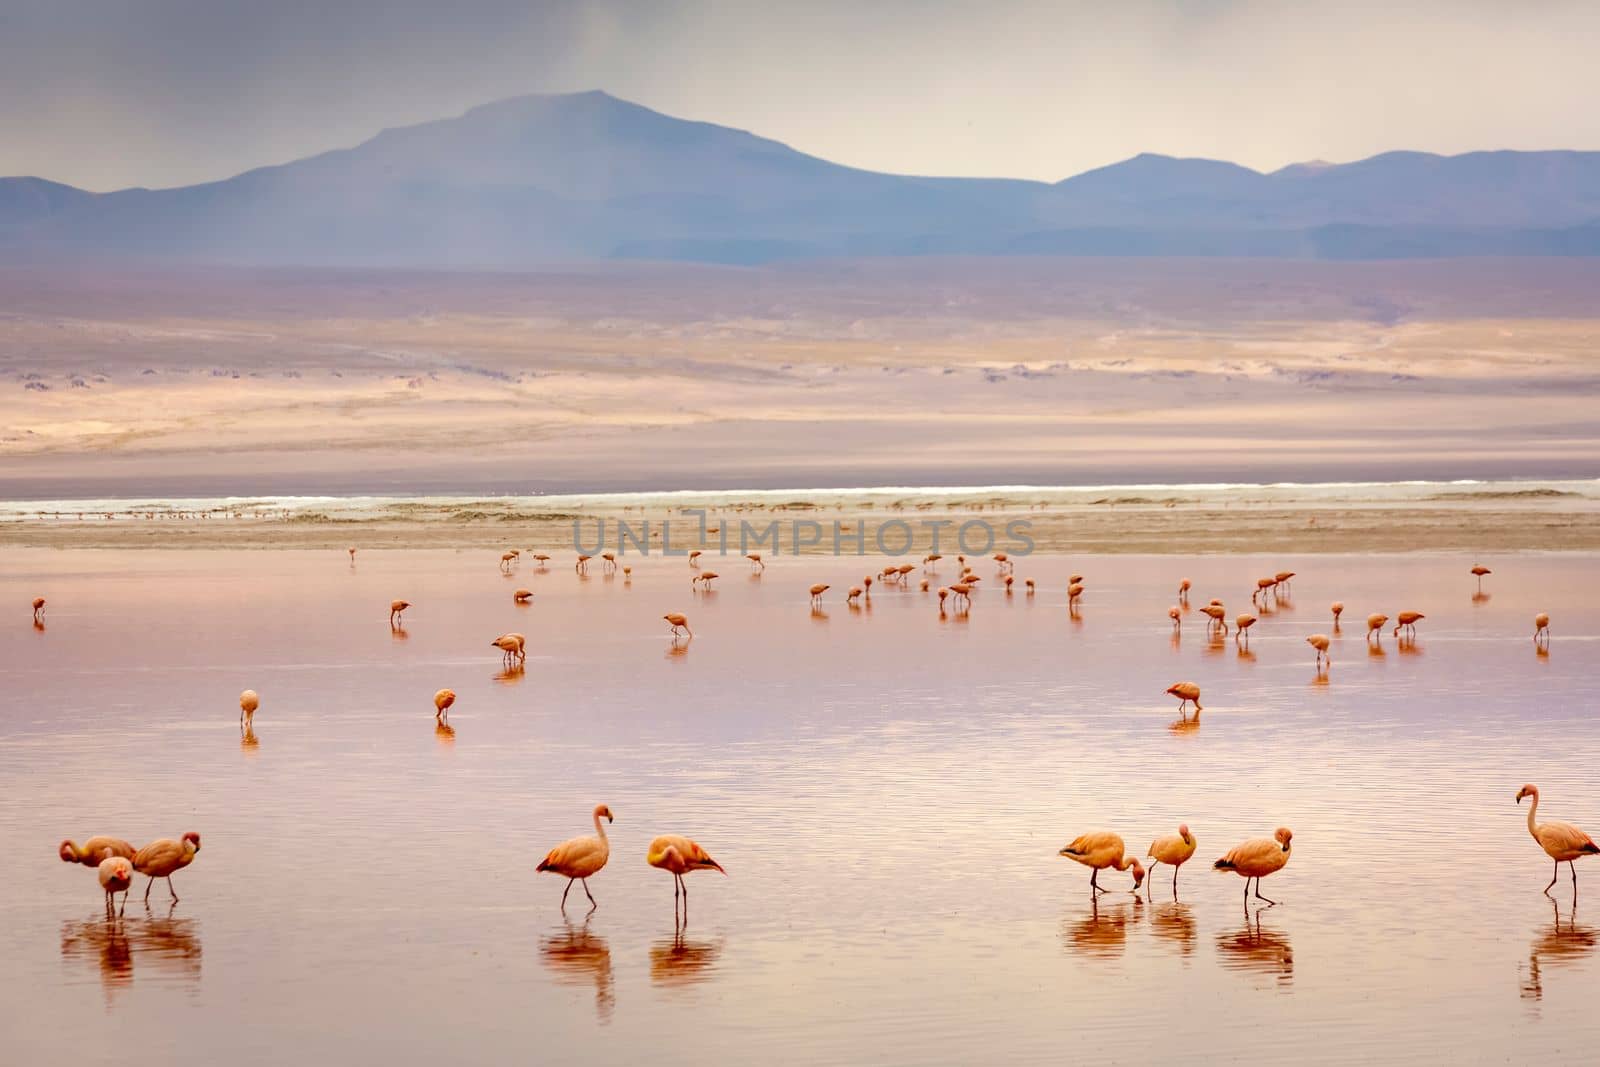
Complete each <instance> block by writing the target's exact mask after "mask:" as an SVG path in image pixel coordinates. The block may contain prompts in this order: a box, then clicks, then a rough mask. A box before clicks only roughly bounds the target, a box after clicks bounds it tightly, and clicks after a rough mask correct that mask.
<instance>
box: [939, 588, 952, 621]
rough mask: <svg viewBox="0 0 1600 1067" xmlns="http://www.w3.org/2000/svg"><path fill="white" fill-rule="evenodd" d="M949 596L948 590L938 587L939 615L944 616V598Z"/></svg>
mask: <svg viewBox="0 0 1600 1067" xmlns="http://www.w3.org/2000/svg"><path fill="white" fill-rule="evenodd" d="M949 595H950V590H948V589H946V588H945V587H944V586H942V585H941V586H940V587H939V613H940V614H941V615H942V614H944V598H945V597H947V596H949Z"/></svg>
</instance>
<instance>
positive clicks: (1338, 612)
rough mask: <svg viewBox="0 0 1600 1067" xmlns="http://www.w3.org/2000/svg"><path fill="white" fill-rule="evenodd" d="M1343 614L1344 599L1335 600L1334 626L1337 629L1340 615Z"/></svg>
mask: <svg viewBox="0 0 1600 1067" xmlns="http://www.w3.org/2000/svg"><path fill="white" fill-rule="evenodd" d="M1343 614H1344V601H1342V600H1335V601H1334V602H1333V628H1334V629H1335V630H1337V629H1338V628H1339V616H1340V615H1343Z"/></svg>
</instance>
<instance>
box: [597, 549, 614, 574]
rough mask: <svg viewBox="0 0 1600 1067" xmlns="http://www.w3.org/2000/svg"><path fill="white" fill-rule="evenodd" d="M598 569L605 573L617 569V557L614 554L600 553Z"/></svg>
mask: <svg viewBox="0 0 1600 1067" xmlns="http://www.w3.org/2000/svg"><path fill="white" fill-rule="evenodd" d="M600 569H601V570H606V571H614V570H616V569H617V555H616V553H615V552H602V553H600Z"/></svg>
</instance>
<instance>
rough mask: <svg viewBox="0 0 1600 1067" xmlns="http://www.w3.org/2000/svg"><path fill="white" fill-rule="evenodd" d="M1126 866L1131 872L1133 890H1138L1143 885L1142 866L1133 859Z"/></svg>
mask: <svg viewBox="0 0 1600 1067" xmlns="http://www.w3.org/2000/svg"><path fill="white" fill-rule="evenodd" d="M1128 866H1129V868H1130V869H1131V870H1132V871H1133V888H1135V889H1138V888H1139V887H1140V886H1142V885H1144V864H1142V863H1140V862H1139V861H1138V860H1136V859H1135V860H1130V861H1129V863H1128Z"/></svg>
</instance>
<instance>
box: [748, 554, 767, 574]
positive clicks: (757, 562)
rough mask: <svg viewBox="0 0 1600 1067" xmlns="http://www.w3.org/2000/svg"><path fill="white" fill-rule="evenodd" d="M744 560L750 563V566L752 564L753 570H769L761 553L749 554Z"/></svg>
mask: <svg viewBox="0 0 1600 1067" xmlns="http://www.w3.org/2000/svg"><path fill="white" fill-rule="evenodd" d="M744 558H745V559H747V560H749V561H750V564H751V567H750V569H751V570H754V571H764V570H766V569H767V565H766V563H765V562H764V561H763V560H762V559H761V553H759V552H751V553H748V554H747V555H746V556H745V557H744Z"/></svg>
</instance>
